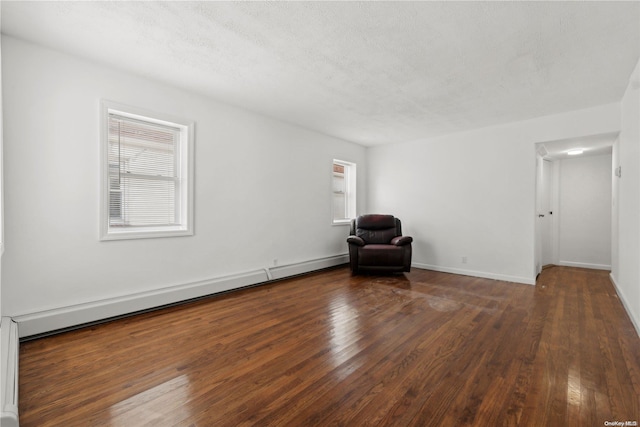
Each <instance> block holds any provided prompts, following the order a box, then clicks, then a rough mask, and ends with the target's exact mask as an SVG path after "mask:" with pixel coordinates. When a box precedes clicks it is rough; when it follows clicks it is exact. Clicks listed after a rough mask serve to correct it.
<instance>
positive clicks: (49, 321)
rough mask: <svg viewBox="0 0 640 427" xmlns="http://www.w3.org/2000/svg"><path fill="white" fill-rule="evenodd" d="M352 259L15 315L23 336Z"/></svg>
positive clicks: (342, 257)
mask: <svg viewBox="0 0 640 427" xmlns="http://www.w3.org/2000/svg"><path fill="white" fill-rule="evenodd" d="M348 261H349V257H348V255H345V254H342V255H336V256H330V257H325V258H318V259H314V260H310V261H303V262H298V263H293V264H289V265H282V266H278V267H270V268H264V269H261V270H253V271H247V272H243V273H239V274H234V275H229V276H221V277H213V278H210V279H207V280H202V281H198V282H191V283H184V284H181V285H176V286H170V287H166V288H162V289H157V290H153V291H148V292H140V293H136V294H131V295H126V296H122V297H116V298H107V299H104V300H99V301H92V302H89V303H83V304H77V305H72V306H66V307H60V308H55V309H52V310H46V311H40V312H35V313H29V314H23V315H18V316H13V320H14V321H15V322H17V323H18V325H19V328H18V330H19V333H20V337H21V338H24V337H28V336H32V335H40V334H45V333H49V332H53V331H57V330H61V329H67V328H72V327H75V326H80V325H83V324H88V323H92V322H98V321H102V320H106V319H109V318H113V317H118V316H124V315H127V314H131V313H135V312H139V311H144V310H150V309H154V308H157V307H162V306H165V305H168V304H175V303H179V302H182V301H187V300H190V299H194V298H200V297H204V296H207V295H213V294H217V293H221V292H225V291H230V290H233V289H239V288H243V287H246V286H252V285H258V284H261V283H265V282H268V281H271V280H278V279H284V278H286V277H291V276H295V275H298V274H304V273H309V272H311V271H315V270H321V269H323V268H329V267H334V266H337V265H341V264H345V263H347V262H348Z"/></svg>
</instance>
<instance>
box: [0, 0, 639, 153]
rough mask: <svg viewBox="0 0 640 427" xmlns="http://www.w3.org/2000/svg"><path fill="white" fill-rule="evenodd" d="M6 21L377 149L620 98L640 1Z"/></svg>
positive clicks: (237, 7)
mask: <svg viewBox="0 0 640 427" xmlns="http://www.w3.org/2000/svg"><path fill="white" fill-rule="evenodd" d="M1 7H2V32H3V33H5V34H8V35H11V36H14V37H18V38H22V39H25V40H28V41H32V42H35V43H38V44H42V45H45V46H49V47H53V48H55V49H58V50H61V51H65V52H69V53H72V54H75V55H79V56H82V57H86V58H89V59H91V60H95V61H98V62H101V63H104V64H109V65H112V66H114V67H117V68H120V69H124V70H127V71H130V72H133V73H136V74H139V75H142V76H145V77H148V78H151V79H155V80H159V81H162V82H166V83H169V84H171V85H175V86H179V87H182V88H185V89H187V90H189V91H193V92H198V93H202V94H206V95H208V96H211V97H213V98H215V99H217V100H219V101H223V102H226V103H229V104H232V105H236V106H240V107H243V108H246V109H249V110H253V111H256V112H259V113H262V114H265V115H268V116H271V117H275V118H278V119H280V120H284V121H287V122H291V123H295V124H298V125H301V126H304V127H307V128H311V129H314V130H318V131H320V132H323V133H325V134H328V135H333V136H337V137H340V138H343V139H346V140H349V141H354V142H357V143H360V144H364V145H376V144H385V143H395V142H402V141H408V140H414V139H418V138H428V137H433V136H438V135H443V134H447V133H452V132H456V131H461V130H468V129H472V128H478V127H483V126H489V125H494V124H500V123H504V122H508V121H514V120H522V119H528V118H532V117H538V116H543V115H548V114H553V113H558V112H563V111H568V110H574V109H580V108H586V107H591V106H595V105H600V104H606V103H610V102H617V101H619V100H620V99H621V97H622V95H623V93H624V90H625V87H626V85H627V82H628V78H629V75H630V74H631V72H632V70H633V68H634V66H635V64H636V62H637V60H638V57H639V56H640V25H639V22H640V3H639V2H130V1H124V2H12V1H3V2H2V6H1Z"/></svg>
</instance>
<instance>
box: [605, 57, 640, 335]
mask: <svg viewBox="0 0 640 427" xmlns="http://www.w3.org/2000/svg"><path fill="white" fill-rule="evenodd" d="M621 111H622V129H621V131H620V136H619V139H618V142H617V144H616V146H614V159H615V161H616V163H614V165H613V167H614V169H615V168H616V167H617V166H621V167H622V176H621V177H620V178H617V177H616V178H614V184H613V186H614V195H615V197H616V200H615V202H616V204H614V210H613V215H614V216H615V217H616V219H617V228H618V235H617V236H616V237H615V238H614V239H613V243H614V244H615V245H617V248H615V249H614V250H613V253H614V254H615V253H617V254H618V256H617V259H614V260H613V263H612V264H613V265H612V271H611V278H612V279H613V281H614V283H615V284H616V288H617V290H618V294H619V295H620V298H621V300H622V302H623V303H624V305H625V307H626V309H627V312H628V313H629V315H630V317H631V319H632V321H633V322H634V325H635V328H636V331H637V332H638V334H640V62H638V64H637V65H636V68H635V70H634V72H633V74H632V75H631V78H630V80H629V85H628V87H627V90H626V91H625V94H624V97H623V98H622V102H621ZM614 224H615V223H614Z"/></svg>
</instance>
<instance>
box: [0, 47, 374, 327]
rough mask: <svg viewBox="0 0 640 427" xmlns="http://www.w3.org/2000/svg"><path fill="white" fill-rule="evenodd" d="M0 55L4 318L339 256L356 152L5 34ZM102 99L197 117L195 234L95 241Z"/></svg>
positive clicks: (361, 157) (359, 157)
mask: <svg viewBox="0 0 640 427" xmlns="http://www.w3.org/2000/svg"><path fill="white" fill-rule="evenodd" d="M2 55H3V61H2V66H3V79H4V81H3V87H4V100H5V109H4V119H5V141H4V142H5V159H6V168H5V178H6V180H5V198H6V199H5V200H6V209H5V220H6V225H7V227H6V230H5V238H6V252H5V256H4V258H3V260H2V261H3V276H4V278H3V283H2V296H3V298H2V308H3V313H5V315H9V316H19V315H28V314H30V313H36V312H39V311H42V310H50V309H57V308H60V307H69V306H72V305H74V304H83V303H90V302H94V301H99V300H103V299H108V298H117V297H126V296H127V295H132V294H136V293H140V292H150V291H154V290H157V289H162V288H165V287H168V286H179V285H181V284H185V283H194V282H198V281H203V280H207V279H210V278H214V277H219V276H224V275H228V274H234V273H238V272H244V271H249V270H252V269H260V268H263V267H268V266H271V265H272V262H273V260H274V259H277V260H278V264H279V265H282V264H288V263H295V262H300V261H306V260H313V259H318V258H322V257H329V256H333V255H340V254H345V253H346V252H347V246H346V236H347V234H348V228H347V227H346V226H332V225H331V165H332V159H333V158H339V159H342V160H347V161H352V162H355V163H357V165H358V172H359V173H361V174H362V175H361V176H362V178H364V176H365V174H366V166H365V164H364V162H365V158H366V155H365V149H364V147H362V146H359V145H356V144H352V143H348V142H345V141H342V140H338V139H334V138H330V137H327V136H324V135H320V134H317V133H314V132H311V131H306V130H303V129H300V128H296V127H293V126H289V125H286V124H283V123H280V122H276V121H273V120H270V119H268V118H265V117H261V116H258V115H255V114H252V113H250V112H247V111H244V110H241V109H237V108H232V107H228V106H225V105H222V104H219V103H217V102H215V101H213V100H211V99H208V98H205V97H202V96H199V95H197V94H191V93H187V92H184V91H181V90H178V89H175V88H172V87H168V86H165V85H163V84H160V83H156V82H152V81H148V80H146V79H143V78H139V77H137V76H134V75H130V74H125V73H123V72H120V71H117V70H114V69H109V68H105V67H102V66H100V65H99V64H96V63H91V62H87V61H85V60H81V59H77V58H74V57H71V56H67V55H65V54H62V53H59V52H56V51H52V50H49V49H45V48H42V47H39V46H36V45H32V44H29V43H26V42H23V41H19V40H16V39H13V38H10V37H6V36H5V37H4V38H3V40H2ZM102 98H104V99H108V100H112V101H117V102H120V103H123V104H128V105H132V106H136V107H140V108H146V109H149V110H152V111H158V112H162V113H166V114H170V115H175V116H179V117H184V118H187V119H192V120H195V122H196V142H195V155H196V162H195V163H196V165H195V166H196V169H195V206H196V208H195V236H192V237H174V238H159V239H144V240H128V241H108V242H101V241H99V239H98V230H99V227H98V218H99V206H100V203H99V189H100V168H99V161H100V156H99V147H100V144H99V129H98V126H99V101H100V99H102ZM274 102H277V99H274ZM359 181H360V182H359V184H358V191H359V194H360V196H361V197H359V200H358V204H359V206H360V207H361V208H362V207H364V206H365V205H366V199H365V197H364V196H365V193H366V188H365V187H364V184H363V182H364V180H363V179H360V180H359Z"/></svg>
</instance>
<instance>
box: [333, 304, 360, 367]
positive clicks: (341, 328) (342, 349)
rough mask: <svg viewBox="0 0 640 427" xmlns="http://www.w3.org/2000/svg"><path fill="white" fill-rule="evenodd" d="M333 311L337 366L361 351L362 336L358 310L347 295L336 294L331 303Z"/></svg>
mask: <svg viewBox="0 0 640 427" xmlns="http://www.w3.org/2000/svg"><path fill="white" fill-rule="evenodd" d="M329 309H330V311H331V317H330V321H331V326H332V328H331V332H330V333H331V336H330V343H331V355H332V359H333V362H334V364H335V366H339V365H341V364H343V363H344V362H346V361H347V360H349V359H350V358H351V357H352V356H353V355H354V354H357V353H358V352H360V346H359V345H358V340H359V339H360V338H361V333H360V320H359V313H358V311H357V310H356V309H355V308H353V307H352V306H351V303H350V302H349V299H348V298H347V296H346V295H344V294H341V295H338V296H336V297H335V298H334V299H333V301H332V302H331V304H330V305H329Z"/></svg>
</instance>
